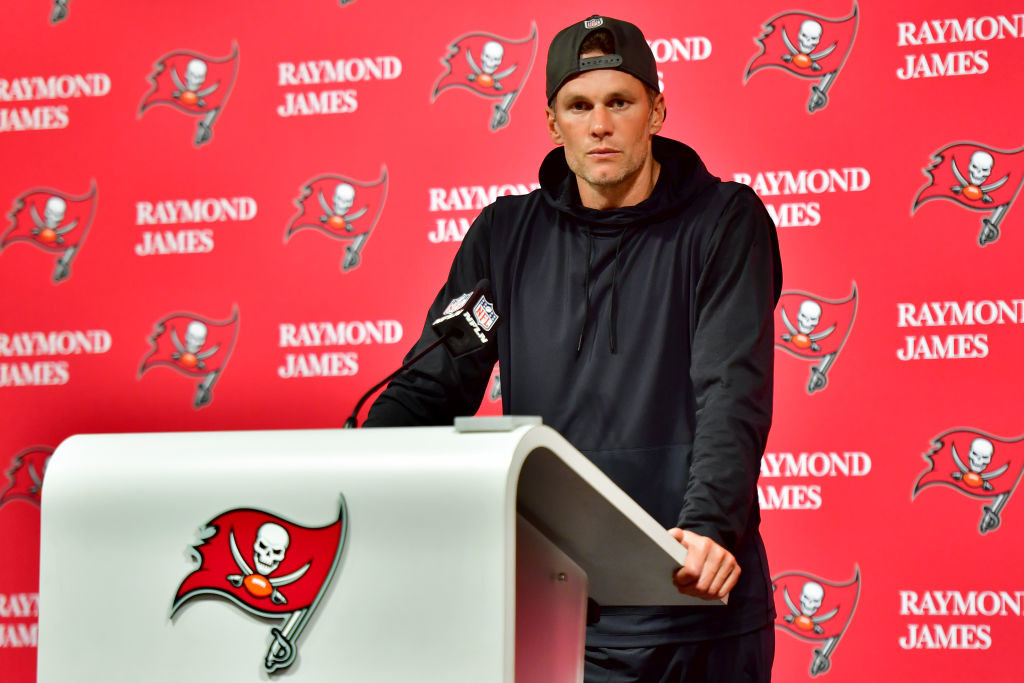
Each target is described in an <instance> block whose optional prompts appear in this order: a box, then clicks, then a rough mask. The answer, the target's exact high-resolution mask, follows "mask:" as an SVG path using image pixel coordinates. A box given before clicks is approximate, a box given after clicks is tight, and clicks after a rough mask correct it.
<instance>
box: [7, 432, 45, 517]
mask: <svg viewBox="0 0 1024 683" xmlns="http://www.w3.org/2000/svg"><path fill="white" fill-rule="evenodd" d="M51 455H53V449H52V448H50V447H49V446H33V447H32V448H26V449H25V450H23V451H21V452H20V453H18V454H17V455H15V456H14V459H13V460H11V469H9V470H7V479H8V481H9V482H10V483H9V484H7V488H5V489H4V490H3V491H0V507H3V506H4V505H6V504H7V503H9V502H11V501H12V500H24V501H28V502H29V503H32V504H33V505H35V506H36V507H39V503H40V501H41V496H42V490H43V475H44V474H45V472H46V465H47V463H49V461H50V456H51Z"/></svg>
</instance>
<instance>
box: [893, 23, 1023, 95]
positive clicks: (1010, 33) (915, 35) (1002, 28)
mask: <svg viewBox="0 0 1024 683" xmlns="http://www.w3.org/2000/svg"><path fill="white" fill-rule="evenodd" d="M896 30H897V33H898V36H899V38H898V39H897V42H896V44H897V45H898V46H900V47H908V46H910V47H923V46H931V45H947V44H954V45H958V44H960V43H967V44H969V43H977V42H987V41H990V40H1006V39H1010V38H1021V37H1024V14H1014V15H1010V16H1006V15H1002V14H1000V15H996V16H985V17H965V18H962V19H961V18H953V19H924V20H919V21H901V22H898V23H897V24H896ZM965 47H967V48H973V47H974V46H973V45H965ZM989 62H990V58H989V53H988V50H985V49H966V50H957V49H953V50H946V51H933V52H920V51H917V50H915V51H914V52H912V53H910V54H907V55H904V64H903V65H902V66H901V67H899V68H898V69H896V77H897V78H899V79H901V80H910V79H911V78H941V77H944V76H974V75H978V74H983V73H986V72H987V71H988V70H989Z"/></svg>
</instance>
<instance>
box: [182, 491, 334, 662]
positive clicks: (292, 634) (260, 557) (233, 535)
mask: <svg viewBox="0 0 1024 683" xmlns="http://www.w3.org/2000/svg"><path fill="white" fill-rule="evenodd" d="M344 512H345V506H344V501H342V504H341V506H340V509H339V512H338V520H337V521H336V522H334V523H333V524H330V525H328V526H324V527H305V526H301V525H298V524H295V523H294V522H290V521H288V520H286V519H284V518H281V517H278V516H276V515H272V514H270V513H268V512H264V511H263V510H255V509H251V508H241V509H235V510H229V511H227V512H224V513H222V514H220V515H218V516H217V517H214V518H213V519H212V520H210V521H209V522H207V523H206V525H205V527H204V528H203V529H202V530H201V536H202V540H201V541H200V543H199V544H198V545H196V546H194V551H193V558H194V560H195V561H196V563H197V567H196V568H195V569H194V570H193V571H192V572H191V573H190V574H189V575H188V576H186V577H185V579H184V580H183V581H182V582H181V585H180V586H178V590H177V591H176V592H175V594H174V602H173V604H172V606H171V617H173V616H174V614H175V612H177V610H178V609H179V608H180V607H181V606H182V605H183V604H184V603H185V602H187V601H188V600H190V599H192V598H193V597H196V596H197V595H216V596H219V597H223V598H226V599H228V600H230V601H231V602H233V603H235V604H236V605H237V606H238V607H240V608H242V609H244V610H246V611H248V612H250V613H252V614H255V615H257V616H260V617H265V618H274V617H285V619H284V621H283V622H282V625H283V628H281V629H277V628H275V629H273V630H272V634H273V636H274V641H273V642H272V643H271V645H270V649H269V651H268V652H267V658H266V670H267V671H268V672H273V671H275V670H277V669H281V668H284V667H286V666H288V665H289V664H291V662H292V661H293V660H294V658H295V642H296V640H297V639H298V637H299V634H300V633H301V631H302V629H303V627H304V626H305V625H306V622H308V621H309V619H310V617H311V616H312V613H313V611H314V610H315V609H316V607H317V605H318V604H319V602H320V600H321V599H322V598H323V595H324V593H325V592H326V590H327V587H328V585H329V584H330V582H331V579H332V578H333V577H334V573H335V570H336V569H337V566H338V559H339V558H340V557H341V549H342V544H343V541H344V537H345V532H346V521H345V518H344V517H345V514H344Z"/></svg>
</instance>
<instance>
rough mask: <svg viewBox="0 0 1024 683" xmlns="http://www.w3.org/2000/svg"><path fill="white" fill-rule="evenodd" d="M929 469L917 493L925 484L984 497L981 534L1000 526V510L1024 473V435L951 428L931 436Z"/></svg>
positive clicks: (919, 484)
mask: <svg viewBox="0 0 1024 683" xmlns="http://www.w3.org/2000/svg"><path fill="white" fill-rule="evenodd" d="M924 459H925V460H926V461H927V462H928V465H929V467H928V469H927V470H925V471H924V472H923V473H922V474H921V476H920V477H918V479H917V484H915V485H914V495H913V496H912V498H916V497H917V494H918V493H920V492H921V489H923V488H924V487H926V486H931V485H933V484H941V485H943V486H949V487H952V488H954V489H956V490H958V491H959V492H960V493H962V494H964V495H965V496H971V497H972V498H982V499H985V500H986V501H987V504H986V505H984V506H982V509H981V510H982V515H981V523H980V524H979V525H978V531H979V532H980V533H982V534H984V533H988V532H989V531H993V530H995V529H996V528H998V527H999V523H1000V519H999V513H1000V512H1001V511H1002V509H1003V508H1004V507H1005V506H1006V502H1007V501H1008V500H1009V499H1010V496H1011V495H1013V492H1014V491H1015V490H1016V489H1017V485H1018V484H1020V480H1021V475H1022V474H1024V435H1022V436H1019V437H1017V438H1016V439H1003V438H1000V437H998V436H992V435H991V434H986V433H985V432H980V431H977V430H975V429H952V430H950V431H948V432H943V433H942V434H939V435H938V436H936V437H935V438H933V439H932V448H931V450H930V451H928V452H927V453H925V454H924Z"/></svg>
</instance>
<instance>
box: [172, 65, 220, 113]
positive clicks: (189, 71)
mask: <svg viewBox="0 0 1024 683" xmlns="http://www.w3.org/2000/svg"><path fill="white" fill-rule="evenodd" d="M206 71H207V66H206V62H204V61H203V60H201V59H199V58H196V59H193V60H191V61H190V62H189V63H188V64H187V65H186V66H185V81H184V82H182V80H181V76H179V75H178V70H177V69H175V68H174V67H171V69H170V72H171V80H172V81H174V85H175V86H177V88H178V89H177V90H174V91H172V92H171V96H172V97H174V99H176V100H181V101H182V102H184V103H185V104H196V105H199V106H200V107H205V106H206V100H205V99H204V98H205V97H206V96H207V95H209V94H211V93H213V92H214V91H215V90H216V89H217V87H218V86H220V83H214V84H213V85H210V86H208V87H206V88H201V86H202V85H203V82H204V81H206Z"/></svg>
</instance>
